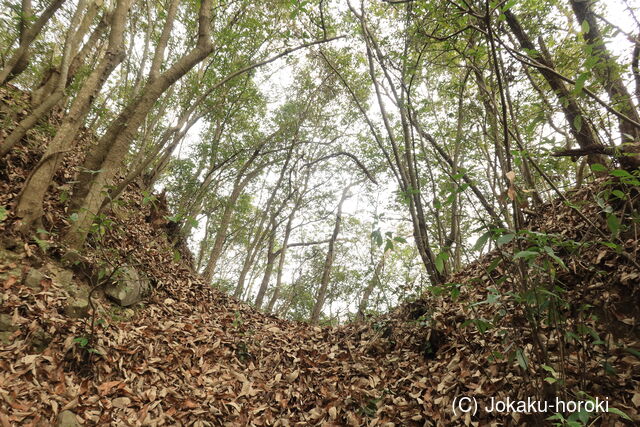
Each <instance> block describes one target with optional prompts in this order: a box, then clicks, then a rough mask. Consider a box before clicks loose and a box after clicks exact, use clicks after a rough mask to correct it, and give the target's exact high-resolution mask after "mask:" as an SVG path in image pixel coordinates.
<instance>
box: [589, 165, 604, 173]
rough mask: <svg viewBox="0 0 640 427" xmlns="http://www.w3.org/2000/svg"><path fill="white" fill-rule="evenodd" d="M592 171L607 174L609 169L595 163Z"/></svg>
mask: <svg viewBox="0 0 640 427" xmlns="http://www.w3.org/2000/svg"><path fill="white" fill-rule="evenodd" d="M591 170H592V171H594V172H606V171H607V168H606V167H604V166H603V165H601V164H600V163H595V164H593V165H591Z"/></svg>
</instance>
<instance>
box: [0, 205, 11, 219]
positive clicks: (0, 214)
mask: <svg viewBox="0 0 640 427" xmlns="http://www.w3.org/2000/svg"><path fill="white" fill-rule="evenodd" d="M7 212H8V211H7V208H5V207H4V206H0V222H2V221H4V220H5V219H7V217H8V216H9V214H8V213H7Z"/></svg>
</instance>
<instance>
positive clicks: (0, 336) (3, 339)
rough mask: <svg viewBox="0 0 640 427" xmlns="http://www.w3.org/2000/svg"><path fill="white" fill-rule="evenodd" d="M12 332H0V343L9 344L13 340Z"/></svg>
mask: <svg viewBox="0 0 640 427" xmlns="http://www.w3.org/2000/svg"><path fill="white" fill-rule="evenodd" d="M12 337H13V332H0V343H2V344H4V345H11V343H12V342H13V338H12Z"/></svg>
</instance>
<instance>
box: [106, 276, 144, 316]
mask: <svg viewBox="0 0 640 427" xmlns="http://www.w3.org/2000/svg"><path fill="white" fill-rule="evenodd" d="M150 290H151V284H150V283H149V279H147V278H146V277H144V276H143V275H142V274H140V273H138V272H137V271H136V270H135V269H134V268H131V267H120V269H119V271H118V272H117V273H116V274H114V275H113V276H112V277H111V283H108V284H107V285H106V286H105V288H104V293H105V295H107V296H108V297H109V298H111V299H112V300H114V301H115V302H116V303H118V304H119V305H121V306H123V307H128V306H130V305H133V304H135V303H137V302H140V301H141V300H142V298H144V297H145V296H146V295H148V294H149V292H150Z"/></svg>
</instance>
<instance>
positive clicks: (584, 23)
mask: <svg viewBox="0 0 640 427" xmlns="http://www.w3.org/2000/svg"><path fill="white" fill-rule="evenodd" d="M580 28H581V30H582V33H583V34H586V33H588V32H589V22H587V20H586V19H585V20H584V21H582V25H581V26H580Z"/></svg>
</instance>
